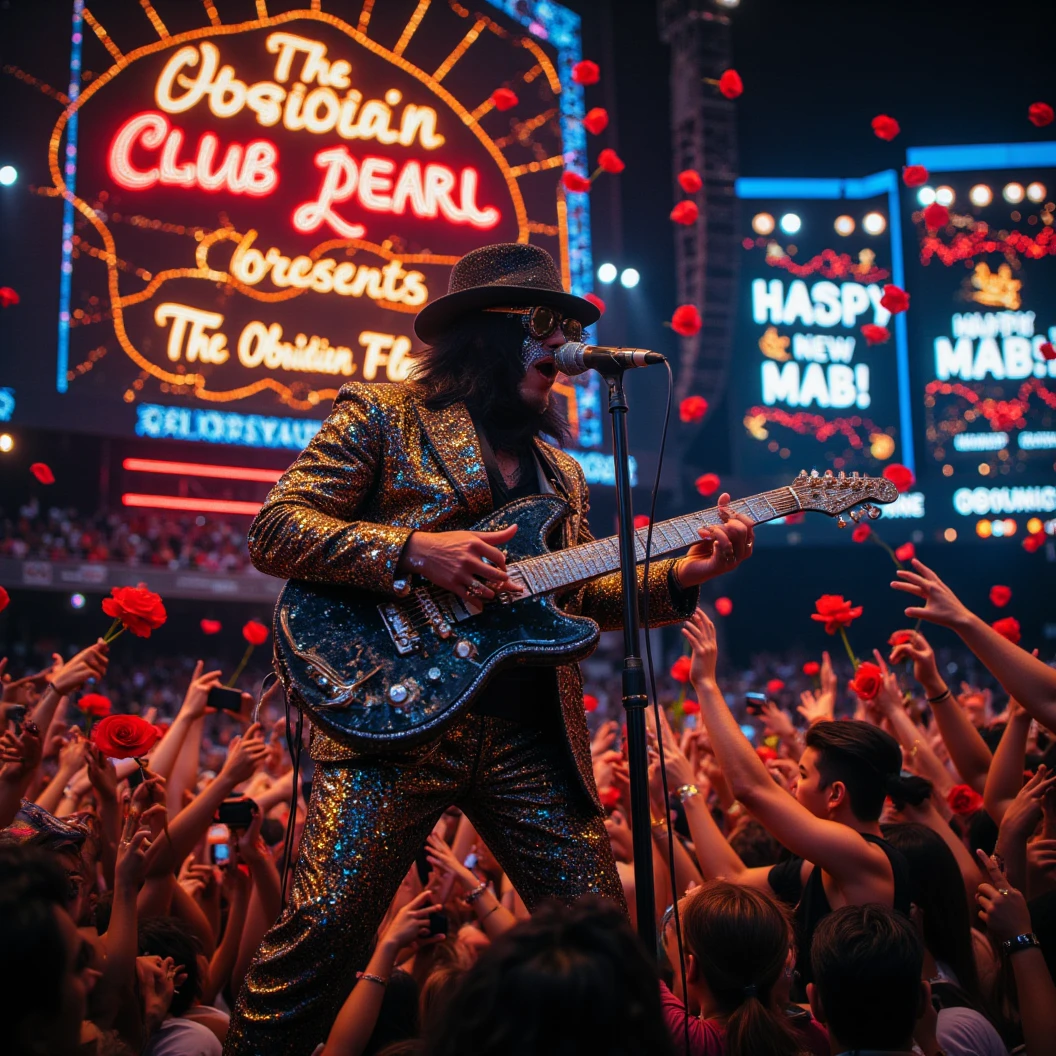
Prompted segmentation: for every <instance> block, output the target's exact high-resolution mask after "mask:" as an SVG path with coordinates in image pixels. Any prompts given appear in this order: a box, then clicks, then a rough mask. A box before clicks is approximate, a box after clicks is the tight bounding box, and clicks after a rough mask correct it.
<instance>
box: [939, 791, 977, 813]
mask: <svg viewBox="0 0 1056 1056" xmlns="http://www.w3.org/2000/svg"><path fill="white" fill-rule="evenodd" d="M946 802H947V803H948V804H949V807H950V810H952V811H953V812H954V814H961V815H964V814H974V813H975V812H976V811H977V810H982V807H983V797H982V796H981V795H979V793H978V792H976V790H975V789H974V788H972V787H971V786H970V785H954V786H953V788H951V789H950V790H949V792H947V793H946Z"/></svg>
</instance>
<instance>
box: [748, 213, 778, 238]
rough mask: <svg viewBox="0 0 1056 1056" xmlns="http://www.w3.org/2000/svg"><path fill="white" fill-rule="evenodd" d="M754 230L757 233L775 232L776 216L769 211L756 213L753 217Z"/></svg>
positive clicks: (768, 233) (767, 233)
mask: <svg viewBox="0 0 1056 1056" xmlns="http://www.w3.org/2000/svg"><path fill="white" fill-rule="evenodd" d="M752 230H753V231H754V232H755V233H756V234H757V235H772V234H773V233H774V218H773V217H772V216H771V215H770V214H769V213H756V214H755V216H753V217H752Z"/></svg>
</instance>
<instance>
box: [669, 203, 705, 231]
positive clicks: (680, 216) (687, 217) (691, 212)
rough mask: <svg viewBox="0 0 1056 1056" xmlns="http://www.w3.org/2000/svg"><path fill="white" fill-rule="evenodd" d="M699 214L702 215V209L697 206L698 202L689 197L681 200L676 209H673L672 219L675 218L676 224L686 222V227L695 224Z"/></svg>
mask: <svg viewBox="0 0 1056 1056" xmlns="http://www.w3.org/2000/svg"><path fill="white" fill-rule="evenodd" d="M698 216H700V210H699V209H698V208H697V203H696V202H691V201H689V200H688V199H687V200H686V201H682V202H679V203H678V204H677V205H676V206H675V207H674V209H672V210H671V219H672V220H674V222H675V223H676V224H685V225H686V227H689V225H690V224H695V223H696V222H697V217H698Z"/></svg>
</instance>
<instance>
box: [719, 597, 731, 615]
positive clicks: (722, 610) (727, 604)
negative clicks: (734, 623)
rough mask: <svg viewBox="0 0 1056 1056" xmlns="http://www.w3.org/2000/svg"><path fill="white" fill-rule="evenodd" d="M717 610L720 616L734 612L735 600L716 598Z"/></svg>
mask: <svg viewBox="0 0 1056 1056" xmlns="http://www.w3.org/2000/svg"><path fill="white" fill-rule="evenodd" d="M715 611H716V612H717V613H718V614H719V615H720V616H729V614H730V613H731V612H733V602H732V601H731V600H730V599H729V598H716V599H715Z"/></svg>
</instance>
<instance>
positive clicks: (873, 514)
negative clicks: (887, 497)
mask: <svg viewBox="0 0 1056 1056" xmlns="http://www.w3.org/2000/svg"><path fill="white" fill-rule="evenodd" d="M865 512H866V513H867V514H869V520H871V521H875V520H876V519H877V517H879V516H880V511H879V510H878V509H877V508H876V507H875V506H873V505H869V506H866V508H865Z"/></svg>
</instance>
